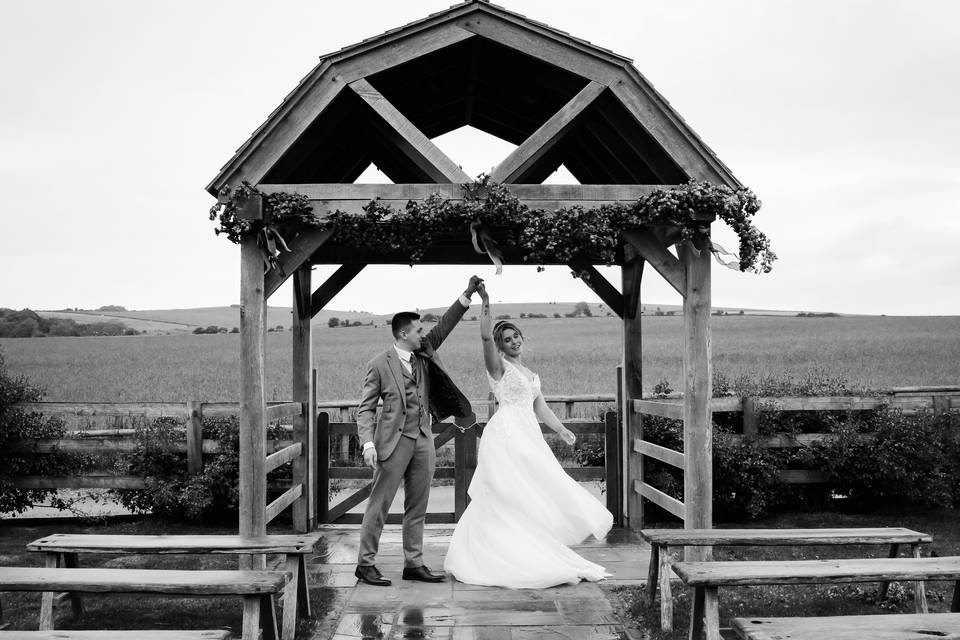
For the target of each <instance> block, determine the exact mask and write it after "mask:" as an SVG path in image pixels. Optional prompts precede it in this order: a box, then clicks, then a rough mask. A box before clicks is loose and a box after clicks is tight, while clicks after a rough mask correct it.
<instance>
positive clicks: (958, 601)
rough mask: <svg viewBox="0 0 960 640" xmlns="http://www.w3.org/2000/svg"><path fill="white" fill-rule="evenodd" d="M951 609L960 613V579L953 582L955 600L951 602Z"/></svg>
mask: <svg viewBox="0 0 960 640" xmlns="http://www.w3.org/2000/svg"><path fill="white" fill-rule="evenodd" d="M950 611H952V612H953V613H960V580H957V581H956V582H954V583H953V602H951V603H950Z"/></svg>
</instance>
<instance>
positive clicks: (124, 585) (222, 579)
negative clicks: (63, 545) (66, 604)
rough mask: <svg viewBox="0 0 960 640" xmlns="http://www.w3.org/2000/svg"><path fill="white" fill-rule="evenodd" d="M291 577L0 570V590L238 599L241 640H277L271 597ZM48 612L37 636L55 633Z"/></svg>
mask: <svg viewBox="0 0 960 640" xmlns="http://www.w3.org/2000/svg"><path fill="white" fill-rule="evenodd" d="M290 577H291V576H290V574H289V573H287V572H285V571H170V570H165V569H142V570H141V569H49V568H45V567H44V568H39V567H3V568H2V569H0V591H41V592H58V591H69V592H71V593H74V592H80V593H143V594H157V595H178V596H241V597H243V635H242V637H243V640H257V639H258V638H259V636H260V630H261V628H262V629H263V640H277V637H278V636H277V619H276V609H275V607H274V596H275V595H276V594H278V593H280V592H281V591H283V588H284V586H285V585H286V584H287V582H288V581H289V580H290ZM52 613H53V609H52V607H51V608H47V609H46V610H44V609H42V608H41V613H40V630H41V631H51V630H52V629H53V628H54V619H53V616H52V615H51V614H52ZM70 633H73V632H72V631H71V632H70ZM98 633H100V632H98ZM138 633H143V632H138ZM98 637H101V636H98ZM137 637H140V636H137Z"/></svg>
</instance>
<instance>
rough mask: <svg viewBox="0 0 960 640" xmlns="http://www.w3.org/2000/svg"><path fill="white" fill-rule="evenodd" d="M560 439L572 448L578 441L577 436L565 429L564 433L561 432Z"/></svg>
mask: <svg viewBox="0 0 960 640" xmlns="http://www.w3.org/2000/svg"><path fill="white" fill-rule="evenodd" d="M560 439H561V440H563V441H564V442H566V443H567V444H569V445H570V446H573V443H575V442H576V441H577V436H576V434H574V433H573V431H570V429H567V428H564V429H563V431H561V432H560Z"/></svg>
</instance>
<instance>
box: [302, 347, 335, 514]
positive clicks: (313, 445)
mask: <svg viewBox="0 0 960 640" xmlns="http://www.w3.org/2000/svg"><path fill="white" fill-rule="evenodd" d="M311 351H312V349H311ZM311 360H312V357H311ZM307 406H308V407H309V408H310V422H309V423H308V429H309V431H310V433H309V438H310V440H309V441H310V456H309V457H308V458H307V464H308V465H309V469H308V471H307V478H308V482H309V484H310V518H309V525H310V528H311V529H313V528H314V527H316V526H317V522H318V520H317V518H318V516H317V492H318V491H319V490H320V485H319V484H318V483H319V479H318V477H317V464H318V458H317V453H318V452H319V451H320V446H319V444H317V370H316V369H313V368H311V369H310V402H309V403H308V405H307ZM329 445H330V441H329V439H328V440H327V446H328V447H329ZM326 455H327V456H328V457H329V455H330V453H329V448H328V449H327V454H326ZM324 464H326V463H324ZM324 491H326V488H324Z"/></svg>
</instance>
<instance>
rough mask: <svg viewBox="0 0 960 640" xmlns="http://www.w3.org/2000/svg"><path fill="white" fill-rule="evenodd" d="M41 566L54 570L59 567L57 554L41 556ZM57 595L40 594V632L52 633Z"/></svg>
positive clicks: (49, 592)
mask: <svg viewBox="0 0 960 640" xmlns="http://www.w3.org/2000/svg"><path fill="white" fill-rule="evenodd" d="M43 566H44V567H46V568H47V569H56V568H58V567H59V566H60V554H59V553H45V554H43ZM56 597H57V594H56V593H54V592H53V591H44V592H43V593H41V594H40V626H39V629H40V631H52V630H53V629H54V628H55V626H54V618H55V617H56V610H55V609H54V600H55V599H56Z"/></svg>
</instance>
